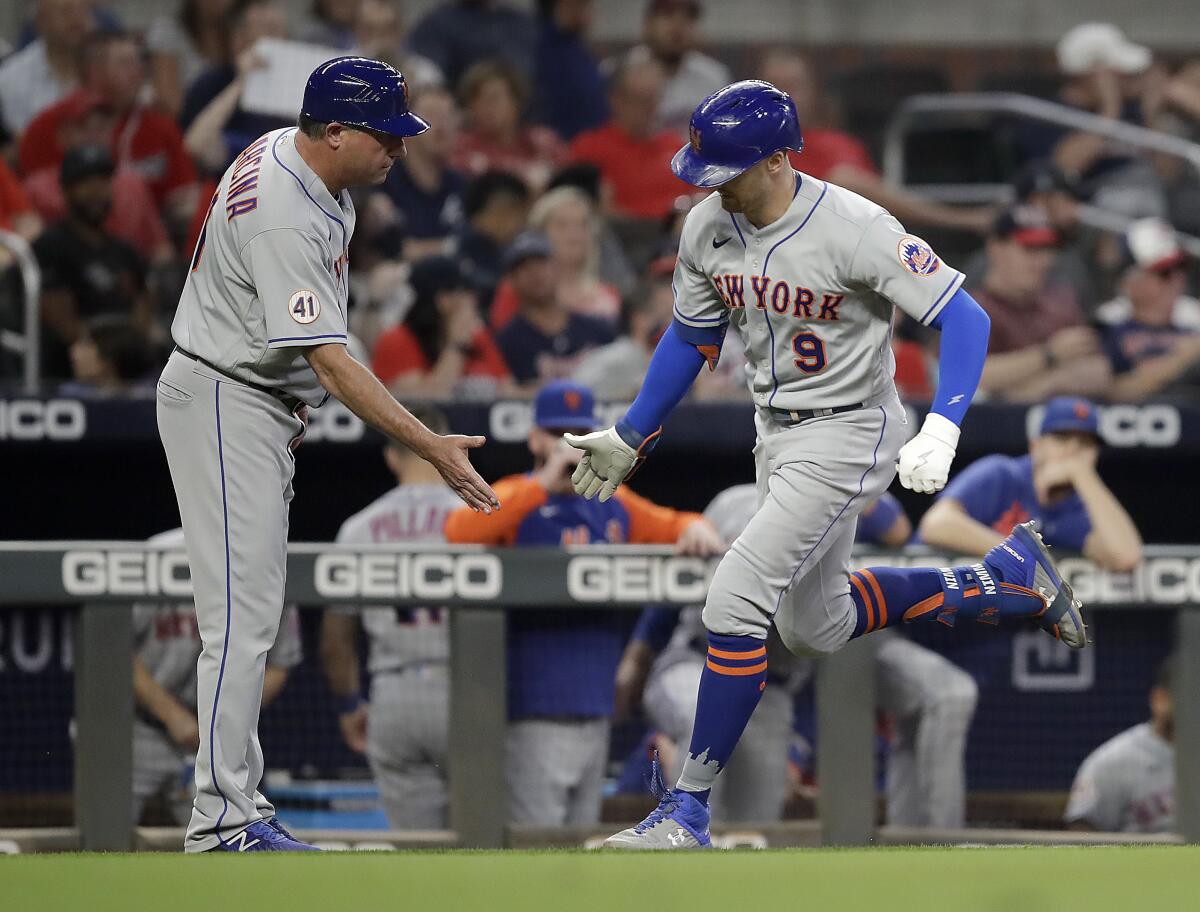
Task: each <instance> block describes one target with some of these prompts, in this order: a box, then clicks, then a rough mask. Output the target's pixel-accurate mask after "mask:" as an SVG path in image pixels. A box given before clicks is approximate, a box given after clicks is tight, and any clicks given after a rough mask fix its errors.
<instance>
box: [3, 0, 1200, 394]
mask: <svg viewBox="0 0 1200 912" xmlns="http://www.w3.org/2000/svg"><path fill="white" fill-rule="evenodd" d="M163 6H164V9H163V10H162V12H161V13H160V14H159V16H158V18H156V19H155V20H154V21H153V22H152V23H151V24H150V25H149V27H148V28H146V29H145V30H144V31H133V30H129V29H127V28H125V27H124V26H123V24H122V22H121V21H120V18H119V17H118V15H116V13H115V12H114V10H113V9H112V8H110V7H108V6H106V5H104V3H103V2H102V0H36V2H34V3H31V4H30V5H29V12H30V16H29V19H28V21H27V22H26V24H25V26H24V27H23V29H22V30H21V32H20V34H18V35H13V36H10V37H11V41H10V44H11V48H10V49H9V51H8V53H7V55H6V56H4V57H3V59H2V60H0V143H2V144H3V151H4V155H3V156H2V157H0V229H3V230H5V231H7V232H11V233H13V234H15V235H17V236H19V237H20V238H23V239H24V240H25V241H27V242H29V243H30V244H31V245H32V250H33V254H34V256H35V257H36V260H37V263H38V265H39V267H40V271H41V292H40V294H41V318H40V319H41V326H40V351H41V372H42V375H43V377H44V378H45V379H46V381H47V382H49V383H51V384H64V383H66V384H69V385H68V386H67V387H66V390H67V391H69V392H70V393H71V394H75V395H111V394H115V393H116V394H119V393H124V392H126V391H129V390H130V389H135V390H136V389H137V388H138V387H141V386H144V385H147V384H148V382H149V380H150V379H152V378H153V376H154V375H155V372H156V369H157V366H158V365H160V364H161V362H162V360H163V358H164V356H165V353H166V352H167V350H168V349H169V345H170V340H169V333H168V329H169V325H170V320H171V317H172V315H173V311H174V307H175V304H176V301H177V299H178V294H179V290H180V288H181V286H182V283H183V280H184V277H185V276H186V273H187V268H188V261H189V257H190V254H191V251H192V249H193V248H194V245H195V241H196V235H197V234H198V232H199V230H200V226H201V225H202V223H203V219H204V215H205V211H206V208H207V203H208V200H209V199H210V197H211V195H212V191H213V188H214V187H215V186H216V182H217V181H218V180H219V178H220V176H221V174H222V173H223V171H224V170H225V169H226V167H227V166H228V165H229V164H230V163H231V162H232V160H233V158H234V157H235V156H236V155H237V153H238V152H239V151H240V150H241V149H243V148H244V147H245V146H246V145H248V144H249V143H250V142H252V141H253V140H254V139H255V138H256V137H257V136H259V135H260V134H262V133H264V132H266V131H268V130H271V129H275V128H278V127H283V126H287V125H288V120H287V119H286V118H284V119H281V118H280V117H279V116H277V115H276V114H272V113H269V112H264V111H260V110H256V109H254V107H253V106H252V105H248V103H244V101H246V98H245V95H244V90H245V88H246V85H247V81H248V80H249V79H251V78H252V77H253V74H254V73H255V72H256V71H257V70H259V69H260V68H262V67H263V66H264V58H263V54H262V47H263V46H262V44H261V43H260V42H262V41H265V40H292V41H298V42H305V43H308V44H314V45H318V46H320V47H323V48H327V49H328V53H329V55H330V56H335V55H337V54H343V53H360V54H363V55H366V56H371V57H376V58H380V59H384V60H387V61H388V62H390V63H393V64H395V65H396V66H397V67H399V68H400V69H401V71H402V72H404V73H405V74H406V77H407V79H408V82H409V85H410V89H411V107H412V108H413V109H414V110H416V111H417V112H418V113H420V114H421V115H422V116H423V117H425V118H426V119H427V120H429V121H430V123H431V124H432V125H433V129H431V130H430V131H429V132H428V133H427V134H425V135H422V136H420V137H415V138H412V139H411V140H410V141H409V142H408V154H407V157H406V158H405V159H404V160H402V161H400V162H398V163H397V164H396V166H395V167H393V169H392V171H391V173H390V175H389V177H388V179H387V181H386V183H385V184H383V185H382V186H380V187H377V188H370V189H366V190H361V191H358V192H357V193H356V205H357V208H358V211H359V214H360V217H359V224H358V229H357V236H356V237H355V239H354V242H353V246H352V250H351V259H352V262H353V265H354V269H353V270H352V272H351V299H352V307H351V315H350V323H351V329H352V332H353V339H352V343H351V345H352V349H353V351H354V353H355V354H356V355H357V356H359V357H360V358H361V359H362V360H363V361H364V362H366V363H369V364H370V365H371V366H372V368H373V369H374V370H375V372H376V373H377V374H378V375H379V377H380V378H381V379H382V380H383V381H384V382H385V383H386V384H387V385H388V386H389V387H390V388H391V389H392V390H393V392H394V393H396V394H397V395H403V396H405V397H408V398H410V399H412V398H422V399H432V400H453V399H476V400H477V399H488V398H492V397H496V396H522V395H530V394H531V393H532V391H533V390H535V389H536V388H537V387H538V386H539V385H540V384H543V383H545V382H548V381H551V380H555V379H564V378H571V379H576V380H579V381H581V382H584V383H587V384H588V385H589V386H590V387H592V388H593V389H594V390H595V391H596V393H597V395H598V396H599V397H601V398H606V399H607V398H611V399H620V398H625V397H629V396H631V395H632V394H633V393H634V392H636V389H637V387H638V384H639V382H640V379H641V376H642V374H643V372H644V370H645V367H646V365H647V363H648V361H649V357H650V354H651V353H652V351H653V349H654V346H655V344H656V342H657V339H658V337H659V336H660V335H661V333H662V332H663V330H664V329H665V328H666V326H667V324H668V323H669V321H670V319H671V306H672V299H673V296H672V291H671V274H672V270H673V267H674V256H675V247H676V242H677V237H678V233H679V229H680V226H681V223H682V220H683V217H684V216H685V215H686V213H687V211H688V209H689V207H690V206H691V205H692V204H694V202H696V200H697V199H698V197H697V195H696V194H695V192H694V188H691V187H689V186H687V185H685V184H684V183H682V182H681V181H679V180H678V179H676V178H675V177H674V176H673V175H672V173H671V171H670V168H669V161H670V159H671V157H672V156H673V155H674V153H675V152H676V151H677V150H678V149H679V148H680V147H681V146H682V145H683V144H684V142H685V141H686V133H687V124H688V118H689V116H690V113H691V111H692V109H693V108H694V107H695V105H696V104H697V103H698V102H699V101H700V100H702V99H703V98H704V97H705V96H706V95H708V94H709V93H711V92H712V91H714V90H716V89H718V88H720V87H721V86H723V85H725V84H727V83H728V82H730V81H732V80H734V79H736V78H749V77H756V78H763V79H766V80H768V81H771V82H773V83H775V84H776V85H778V86H779V87H780V88H783V89H784V90H786V91H788V92H789V93H790V94H791V95H792V97H793V98H794V99H795V101H796V105H797V108H798V111H799V114H800V121H801V124H802V127H803V131H804V136H805V148H804V151H803V152H802V153H801V154H799V155H797V156H795V159H794V164H795V166H796V167H797V168H798V169H800V170H802V171H804V172H805V173H807V174H811V175H813V176H814V177H817V178H819V179H828V180H831V181H833V182H835V183H838V184H841V185H843V186H846V187H848V188H850V189H852V190H854V191H856V192H858V193H861V194H863V195H865V196H867V197H869V198H871V199H873V200H875V201H876V202H878V203H880V204H881V205H883V206H885V207H887V208H888V209H889V210H891V211H892V212H893V213H894V214H895V215H896V216H897V217H898V218H899V219H900V220H901V221H902V222H904V223H905V224H906V226H908V227H909V229H910V230H914V231H918V232H921V233H924V234H926V235H927V236H930V237H933V238H934V239H935V240H937V241H939V242H941V241H943V240H944V239H946V238H950V239H952V241H951V242H950V243H949V247H946V246H943V245H942V244H941V243H938V244H937V246H939V247H941V249H942V252H943V255H944V256H947V257H948V258H950V259H952V261H953V262H954V263H955V265H956V266H959V267H961V268H963V270H964V271H965V272H966V274H967V276H968V285H967V287H968V290H970V291H971V292H972V294H973V295H974V296H975V297H976V298H977V299H978V300H979V301H980V302H981V303H982V304H983V306H984V307H985V309H986V310H987V311H988V313H989V314H990V316H991V319H992V327H993V329H992V338H991V349H990V357H989V360H988V364H987V367H986V370H985V374H984V379H983V384H982V391H983V392H982V394H983V395H984V396H986V397H988V398H989V399H992V400H994V401H1011V402H1035V401H1044V400H1045V399H1047V398H1049V397H1051V396H1055V395H1062V394H1071V395H1084V396H1089V397H1092V398H1096V399H1100V400H1112V401H1125V402H1137V401H1143V400H1145V399H1148V398H1151V397H1168V398H1174V399H1179V400H1183V401H1188V400H1191V401H1194V400H1196V399H1197V398H1198V397H1200V301H1197V300H1196V299H1195V298H1194V297H1192V295H1191V292H1194V291H1195V289H1196V279H1197V271H1196V268H1195V264H1194V261H1193V259H1192V258H1191V256H1190V255H1189V254H1188V252H1187V248H1186V247H1185V246H1183V245H1181V238H1183V239H1184V240H1186V237H1187V236H1188V235H1193V234H1200V177H1198V175H1197V173H1196V169H1195V168H1194V167H1193V166H1192V165H1189V164H1187V163H1185V162H1183V161H1182V160H1181V159H1179V158H1172V157H1169V156H1166V155H1162V154H1157V153H1154V154H1150V153H1142V152H1138V151H1137V150H1136V149H1134V148H1133V147H1131V146H1129V145H1127V144H1126V145H1122V144H1118V143H1116V142H1114V141H1111V140H1109V139H1105V138H1104V137H1101V136H1097V135H1095V134H1091V133H1073V132H1070V131H1067V130H1062V129H1058V128H1056V127H1050V126H1047V125H1042V124H1032V123H1026V124H1020V125H1018V127H1017V129H1016V130H1015V133H1014V134H1013V137H1014V149H1015V160H1014V161H1013V162H1012V164H1013V166H1014V168H1015V169H1016V170H1015V171H1014V173H1013V183H1012V194H1011V203H1006V204H1003V205H999V206H996V207H991V206H986V207H983V206H969V207H968V206H950V205H946V204H944V203H942V202H938V201H937V200H935V199H933V198H930V197H926V196H923V195H921V194H920V193H919V192H914V190H913V189H912V188H902V187H898V186H895V185H893V184H890V183H889V182H888V181H886V180H885V179H884V178H883V177H882V176H881V175H880V174H879V171H878V169H877V167H876V165H875V163H874V158H875V157H877V155H878V150H877V149H870V148H868V145H867V144H866V143H864V142H863V141H861V140H860V139H859V138H858V137H856V136H855V135H852V134H851V133H849V132H846V131H844V130H842V129H839V126H838V124H839V116H838V111H839V108H840V105H839V102H840V101H841V99H839V97H838V93H837V91H836V90H834V89H833V88H831V86H832V85H833V83H832V81H831V80H832V76H833V74H829V73H824V74H822V73H818V72H816V71H815V69H814V67H813V62H812V60H810V58H809V57H807V56H806V55H805V54H804V53H802V52H801V51H799V50H796V49H792V48H763V49H761V52H757V51H756V52H755V53H754V54H752V55H751V54H746V55H745V58H746V60H747V61H753V63H752V65H750V66H749V67H739V68H736V69H733V70H731V69H730V67H729V66H727V64H726V63H725V62H722V61H721V60H718V59H717V58H716V57H714V56H710V55H709V54H708V53H706V52H705V50H704V47H705V38H706V36H705V33H704V16H703V12H704V11H703V9H702V6H701V4H700V3H699V2H698V0H647V2H646V4H645V7H644V11H643V17H642V22H641V32H642V34H641V41H640V42H639V43H638V44H636V45H635V46H633V47H630V48H620V49H613V48H609V49H608V52H607V53H604V54H602V53H600V52H599V51H598V50H597V48H596V47H595V46H594V45H593V43H592V41H591V39H590V37H589V31H590V28H591V24H592V15H593V12H594V4H593V3H592V2H589V0H539V2H538V3H537V4H536V7H535V9H534V10H533V11H532V12H524V11H521V10H517V9H515V8H513V7H510V6H508V5H507V4H505V3H503V2H492V0H457V2H446V3H444V4H442V5H440V6H438V7H435V8H434V9H433V10H432V11H431V12H429V13H428V14H426V15H425V16H424V17H423V18H421V19H420V20H419V21H415V22H411V23H410V22H406V21H404V18H403V16H402V7H401V6H400V5H399V4H398V3H397V2H394V0H313V2H312V4H311V7H310V8H309V11H308V14H307V15H306V16H303V17H294V16H290V15H288V10H287V9H285V7H284V6H283V4H281V2H279V0H181V2H178V3H177V4H176V5H175V7H174V8H173V9H166V8H165V7H166V6H167V4H164V5H163ZM1056 55H1057V56H1056V59H1057V67H1058V73H1057V74H1056V75H1057V79H1058V83H1057V84H1058V85H1059V88H1058V89H1057V92H1058V95H1057V99H1056V100H1058V101H1060V102H1061V103H1063V104H1066V105H1069V106H1071V107H1072V108H1074V109H1077V110H1079V111H1085V112H1089V113H1092V114H1094V115H1097V116H1098V117H1099V118H1101V119H1104V120H1109V121H1113V122H1120V123H1125V124H1132V125H1135V126H1140V127H1148V128H1151V129H1153V130H1156V131H1161V132H1165V133H1168V134H1170V135H1172V136H1175V137H1180V138H1183V139H1187V140H1195V139H1197V138H1200V60H1197V61H1192V62H1190V63H1189V62H1184V63H1182V65H1180V64H1178V63H1176V65H1174V66H1168V65H1167V64H1165V63H1163V62H1161V61H1158V60H1156V59H1155V56H1154V54H1153V53H1152V52H1151V50H1150V49H1148V48H1145V47H1142V46H1140V45H1136V44H1134V43H1132V42H1131V41H1130V40H1129V39H1128V38H1126V37H1125V36H1124V35H1123V34H1122V33H1121V32H1120V31H1119V30H1118V29H1117V28H1116V27H1115V26H1112V25H1108V24H1104V23H1085V24H1083V25H1080V26H1077V27H1075V28H1074V29H1072V30H1071V31H1069V32H1068V33H1067V34H1065V35H1064V36H1063V37H1062V39H1061V41H1060V42H1059V44H1058V47H1057V51H1056ZM296 78H300V77H299V75H297V77H296ZM1094 211H1101V212H1104V213H1107V215H1108V217H1109V219H1110V222H1111V224H1113V225H1114V226H1115V227H1114V228H1113V229H1112V230H1100V229H1098V228H1095V227H1092V226H1094V225H1095V224H1096V220H1095V219H1089V218H1085V215H1086V214H1087V213H1089V212H1094ZM1112 219H1116V221H1115V222H1112ZM1126 226H1127V227H1126ZM954 249H957V250H958V251H971V250H974V252H973V253H972V252H968V253H966V254H965V255H964V256H958V255H949V254H950V253H951V251H953V250H954ZM0 256H2V257H3V261H2V262H0V268H3V270H4V272H3V274H2V275H0V329H4V330H12V331H16V332H21V331H22V330H23V324H22V306H21V294H22V289H23V282H22V279H21V277H20V276H21V274H20V270H19V269H18V268H17V266H18V264H17V262H15V261H14V260H13V258H12V257H11V255H10V254H9V252H8V251H7V249H5V250H3V251H2V252H0ZM894 347H895V353H896V357H897V380H898V383H899V385H900V386H901V391H902V393H903V394H904V395H905V396H906V397H907V398H910V399H916V400H920V399H925V398H928V397H929V396H930V394H931V392H932V386H933V384H934V382H935V379H936V358H937V339H936V337H927V336H925V335H924V334H923V333H922V331H921V328H920V327H919V326H917V325H916V324H914V323H912V322H911V321H904V320H902V321H901V322H900V323H899V324H898V325H897V328H896V334H895V343H894ZM736 349H737V346H736V345H734V346H732V347H730V346H726V350H725V355H724V357H723V359H722V362H721V364H720V366H719V368H718V369H717V370H716V371H715V372H714V373H712V374H711V375H706V376H705V377H704V378H703V380H702V382H700V383H698V384H697V387H696V391H695V393H694V394H693V395H695V396H697V397H700V398H710V399H719V398H733V399H736V398H748V392H747V390H746V386H745V380H744V370H743V367H744V364H743V362H742V359H741V357H740V352H739V351H737V350H736ZM19 372H20V363H19V360H18V359H17V358H16V357H15V356H13V355H12V354H11V353H8V352H5V351H3V350H0V377H9V378H12V377H15V376H18V375H19Z"/></svg>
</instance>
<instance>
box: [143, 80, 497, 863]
mask: <svg viewBox="0 0 1200 912" xmlns="http://www.w3.org/2000/svg"><path fill="white" fill-rule="evenodd" d="M407 99H408V87H407V86H406V85H405V82H404V77H403V76H401V75H400V73H399V72H397V71H396V70H395V69H393V68H392V67H390V66H388V65H387V64H384V63H380V62H378V61H374V60H367V59H364V58H361V57H339V58H336V59H334V60H330V61H328V62H326V63H323V64H321V66H319V67H317V68H316V69H315V70H314V71H313V73H312V75H311V76H309V79H308V84H307V86H306V87H305V90H304V101H303V108H302V111H301V114H300V116H299V119H298V122H297V123H298V125H297V126H296V127H292V128H288V129H283V130H275V131H273V132H271V133H267V134H266V135H264V136H261V137H259V139H257V140H256V141H255V142H253V143H252V144H251V145H250V146H249V147H248V148H247V149H246V150H245V151H243V152H242V154H241V155H239V156H238V158H237V159H236V160H235V161H234V163H233V164H232V165H231V166H230V168H229V170H228V171H226V172H225V175H224V176H223V177H222V178H221V181H220V183H219V184H218V186H217V191H216V193H215V194H214V195H213V198H212V203H211V204H210V207H209V213H208V217H207V220H206V222H205V225H204V228H203V230H202V231H201V233H200V238H199V240H198V241H197V243H196V250H195V253H194V254H193V255H192V264H191V270H190V272H189V274H188V277H187V281H186V283H185V284H184V288H183V292H182V294H181V295H180V299H179V307H178V310H177V312H176V315H175V321H174V324H173V325H172V327H171V335H172V336H173V338H174V340H175V345H176V349H175V351H174V352H173V353H172V355H171V357H170V359H169V360H168V362H167V366H166V368H165V369H164V370H163V373H162V376H161V378H160V379H159V382H158V394H157V399H158V426H159V433H160V435H161V437H162V441H163V447H164V449H165V450H166V454H167V462H168V464H169V466H170V470H171V480H172V482H173V483H174V486H175V496H176V498H177V500H178V502H179V512H180V516H181V517H182V519H183V528H184V531H185V533H186V537H187V551H188V561H189V563H190V564H191V569H192V584H193V589H194V592H195V597H196V617H197V621H198V623H199V626H200V638H201V640H202V641H203V643H204V649H203V651H202V652H201V654H200V660H199V662H198V684H197V709H198V712H199V718H200V749H199V753H198V754H197V757H196V806H195V810H194V812H193V814H192V820H191V824H190V825H189V827H188V831H187V836H186V840H185V845H184V848H185V850H186V851H188V852H204V851H209V850H211V849H218V848H219V849H222V850H226V851H246V850H253V851H297V850H307V849H309V848H311V847H308V846H305V845H304V844H303V843H300V842H298V841H296V840H294V839H292V838H291V837H290V836H288V835H287V834H286V833H285V832H284V831H283V830H282V828H281V827H278V826H277V825H272V813H271V805H270V803H269V802H267V800H266V799H265V798H263V797H262V795H261V794H259V792H258V783H259V780H260V778H261V776H262V768H263V765H262V752H261V749H260V747H259V744H258V738H257V736H256V734H255V729H256V728H257V722H258V710H259V699H260V696H261V694H262V679H263V667H264V657H265V656H266V653H267V650H268V649H269V648H270V647H271V644H272V643H273V642H274V641H275V632H276V629H277V628H278V626H279V618H280V613H281V612H282V610H283V590H284V570H285V564H286V556H287V528H288V505H289V503H290V502H291V499H292V473H293V468H294V461H293V460H294V457H293V450H294V449H295V447H296V445H297V444H298V443H299V441H300V439H301V438H302V437H303V435H304V428H305V418H306V416H307V411H306V410H307V408H308V407H310V406H312V407H316V406H319V405H321V404H322V403H323V402H324V401H325V400H326V399H327V398H328V397H329V396H330V395H332V396H335V397H336V398H338V399H340V400H341V401H342V402H344V403H345V404H346V405H347V406H348V407H349V408H350V410H351V411H353V412H354V413H355V414H356V415H358V416H359V417H360V418H362V419H363V420H364V421H365V422H367V423H368V424H371V425H373V426H375V427H377V428H379V430H381V431H382V432H383V433H384V434H386V435H387V436H388V437H391V438H393V439H396V440H398V441H400V442H401V443H403V444H404V445H405V446H407V447H408V448H410V449H411V450H413V451H414V452H416V453H418V454H419V455H420V456H421V457H422V458H424V459H426V460H428V461H429V462H430V463H431V464H432V465H434V466H435V467H436V468H437V470H438V471H439V472H440V473H441V474H442V476H443V477H444V478H445V479H446V481H447V483H448V484H449V485H450V487H451V488H452V489H453V490H454V491H455V493H457V494H458V495H459V496H460V497H462V498H463V499H464V500H465V501H466V502H467V504H468V505H470V506H471V507H472V508H474V509H480V510H494V509H497V508H498V505H499V504H498V501H497V500H496V497H495V494H493V493H492V490H491V489H490V488H489V487H488V486H487V484H485V483H484V481H483V479H481V478H480V477H479V475H478V474H477V473H476V472H475V471H474V469H472V468H471V464H470V460H469V459H468V457H467V452H466V451H467V449H469V448H471V447H476V446H480V445H481V444H482V443H483V438H482V437H459V436H446V437H442V436H438V435H437V434H434V433H432V432H431V431H429V430H428V429H426V428H425V426H424V425H422V424H421V423H420V422H419V421H417V420H416V419H415V418H413V417H412V415H410V414H409V413H408V412H407V411H406V410H405V409H404V408H403V407H402V406H400V405H399V404H398V403H397V402H396V401H395V400H394V399H393V398H392V397H391V396H390V395H389V394H388V392H387V390H386V389H385V388H384V387H383V385H382V384H380V383H379V381H378V380H377V379H376V378H375V377H374V376H373V375H372V374H371V372H370V371H369V370H368V369H367V368H366V367H364V366H363V365H362V364H360V363H359V362H358V361H356V360H354V359H353V358H352V357H351V356H350V355H349V354H348V353H347V350H346V305H347V278H348V277H347V267H348V265H349V264H348V254H347V251H348V248H349V244H350V236H351V234H353V231H354V205H353V203H352V202H351V200H350V195H349V193H348V192H347V188H348V187H350V186H353V185H359V184H362V185H369V184H380V183H382V182H383V180H384V178H386V177H387V174H388V170H389V168H390V167H391V165H392V162H394V161H395V160H396V159H397V158H399V157H400V156H402V155H403V154H404V137H406V136H414V135H416V134H419V133H422V132H424V130H425V129H426V128H427V127H428V125H427V124H426V123H425V121H423V120H422V119H421V118H420V117H418V116H417V115H416V114H413V113H412V112H410V111H409V110H408V101H407Z"/></svg>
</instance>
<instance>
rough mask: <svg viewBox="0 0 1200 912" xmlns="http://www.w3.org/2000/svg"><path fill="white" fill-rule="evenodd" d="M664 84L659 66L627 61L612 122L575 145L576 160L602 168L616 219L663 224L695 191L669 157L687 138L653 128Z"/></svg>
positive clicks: (612, 99) (616, 79)
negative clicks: (673, 170) (679, 202)
mask: <svg viewBox="0 0 1200 912" xmlns="http://www.w3.org/2000/svg"><path fill="white" fill-rule="evenodd" d="M664 84H665V83H664V75H663V70H662V67H661V66H660V65H659V64H658V63H656V62H655V61H653V60H648V59H645V58H630V57H626V58H625V59H624V60H623V61H622V63H621V65H620V66H619V67H618V68H617V71H616V72H615V73H614V74H613V76H612V81H611V83H610V86H609V99H608V100H609V106H610V108H611V109H612V119H611V120H610V121H609V122H608V123H607V124H605V125H604V126H603V127H600V128H599V129H596V130H589V131H588V132H586V133H581V134H580V135H579V136H577V137H576V138H575V141H574V142H572V143H571V154H572V156H573V157H574V158H575V159H576V160H578V161H585V162H590V163H591V164H593V165H595V166H596V167H597V168H599V169H600V172H601V175H602V176H603V178H604V180H605V182H606V183H607V184H608V185H609V186H610V188H611V190H612V207H613V211H614V212H615V213H617V214H618V215H622V216H625V217H628V218H634V219H648V220H654V221H659V220H661V219H663V218H665V217H666V216H667V215H669V214H670V213H671V212H672V210H673V208H674V205H675V200H676V199H677V198H678V197H680V196H686V195H688V194H689V193H691V192H692V188H691V187H689V186H688V185H687V184H685V183H683V181H681V180H679V178H677V177H676V176H675V175H674V174H672V173H671V158H672V157H673V156H674V155H675V153H676V152H678V151H679V148H680V146H682V145H683V144H684V139H683V138H682V137H681V136H679V135H678V134H676V133H673V132H671V131H670V130H660V129H658V128H657V127H656V126H655V117H656V115H657V112H658V105H659V101H660V99H661V98H662V93H663V86H664Z"/></svg>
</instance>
